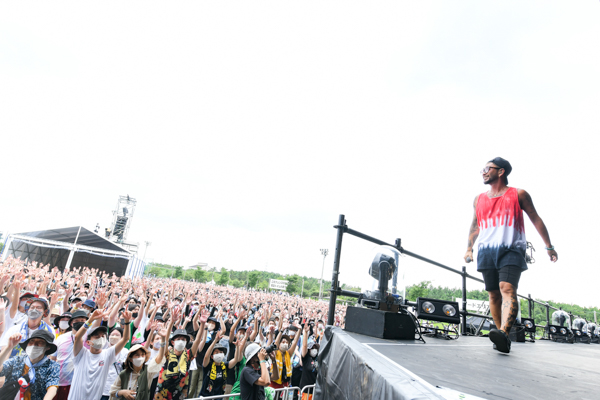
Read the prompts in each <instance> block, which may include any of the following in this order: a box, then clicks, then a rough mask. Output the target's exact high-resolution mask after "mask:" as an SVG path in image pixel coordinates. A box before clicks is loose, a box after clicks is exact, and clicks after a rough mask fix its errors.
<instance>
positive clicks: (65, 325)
mask: <svg viewBox="0 0 600 400" xmlns="http://www.w3.org/2000/svg"><path fill="white" fill-rule="evenodd" d="M58 326H59V328H60V329H62V330H66V329H69V321H65V320H62V321H60V322H59V323H58Z"/></svg>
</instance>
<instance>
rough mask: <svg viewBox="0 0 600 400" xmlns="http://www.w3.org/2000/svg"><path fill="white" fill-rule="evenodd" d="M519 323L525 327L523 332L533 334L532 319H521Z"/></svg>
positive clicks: (533, 321)
mask: <svg viewBox="0 0 600 400" xmlns="http://www.w3.org/2000/svg"><path fill="white" fill-rule="evenodd" d="M521 323H522V324H523V326H524V327H525V332H531V333H535V329H536V328H535V320H534V319H533V318H521Z"/></svg>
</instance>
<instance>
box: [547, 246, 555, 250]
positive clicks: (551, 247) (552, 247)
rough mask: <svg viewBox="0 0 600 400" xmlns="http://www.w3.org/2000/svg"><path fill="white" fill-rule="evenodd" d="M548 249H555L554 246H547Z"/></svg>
mask: <svg viewBox="0 0 600 400" xmlns="http://www.w3.org/2000/svg"><path fill="white" fill-rule="evenodd" d="M546 250H554V246H550V247H546Z"/></svg>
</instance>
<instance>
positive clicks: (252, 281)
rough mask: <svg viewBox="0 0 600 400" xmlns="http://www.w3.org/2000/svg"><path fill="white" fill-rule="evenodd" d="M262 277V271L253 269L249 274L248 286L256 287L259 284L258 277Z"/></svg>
mask: <svg viewBox="0 0 600 400" xmlns="http://www.w3.org/2000/svg"><path fill="white" fill-rule="evenodd" d="M259 277H260V272H258V271H252V272H250V273H249V274H248V286H249V287H256V285H257V284H258V278H259Z"/></svg>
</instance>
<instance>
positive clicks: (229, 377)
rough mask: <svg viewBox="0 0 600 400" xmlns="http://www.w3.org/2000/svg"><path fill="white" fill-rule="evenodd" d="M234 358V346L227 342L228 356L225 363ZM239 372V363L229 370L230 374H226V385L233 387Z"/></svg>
mask: <svg viewBox="0 0 600 400" xmlns="http://www.w3.org/2000/svg"><path fill="white" fill-rule="evenodd" d="M230 339H231V338H230ZM234 357H235V344H233V343H231V342H229V354H228V355H227V363H229V361H231V360H233V358H234ZM239 370H240V363H236V364H235V366H234V367H233V368H232V369H230V371H231V373H229V372H228V373H227V384H228V385H233V384H234V383H235V382H236V381H237V374H238V373H239V372H238V371H239Z"/></svg>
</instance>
